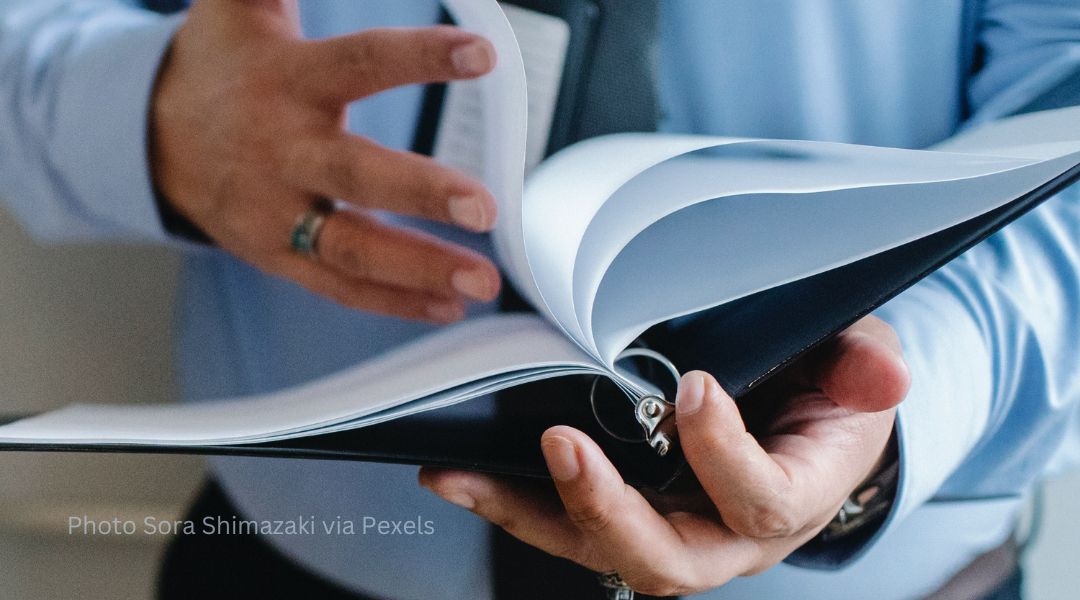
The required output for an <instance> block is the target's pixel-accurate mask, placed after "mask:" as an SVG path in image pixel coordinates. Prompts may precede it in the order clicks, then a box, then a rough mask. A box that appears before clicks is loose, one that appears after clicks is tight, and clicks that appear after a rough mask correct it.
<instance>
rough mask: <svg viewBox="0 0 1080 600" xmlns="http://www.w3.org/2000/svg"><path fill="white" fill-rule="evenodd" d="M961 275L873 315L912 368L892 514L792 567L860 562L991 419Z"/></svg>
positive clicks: (983, 350)
mask: <svg viewBox="0 0 1080 600" xmlns="http://www.w3.org/2000/svg"><path fill="white" fill-rule="evenodd" d="M959 260H961V261H962V260H963V259H959ZM961 273H963V270H961V269H957V270H956V272H953V271H951V270H950V269H949V268H945V269H943V270H940V271H938V272H937V273H935V274H934V275H932V276H931V277H929V278H927V279H925V280H923V281H922V282H920V283H919V284H917V285H916V286H914V287H912V288H911V289H909V290H908V291H906V292H904V293H903V294H901V295H900V296H898V297H896V298H895V299H893V300H892V301H890V302H889V303H888V304H886V305H885V306H883V307H882V308H881V309H879V310H878V311H877V312H876V313H875V315H876V316H877V317H878V318H881V319H882V320H884V321H885V322H887V323H889V325H891V326H892V327H893V329H895V330H896V332H897V334H898V335H899V337H900V340H901V344H902V346H903V349H904V357H905V360H906V361H907V363H908V367H909V368H910V371H911V390H910V391H909V392H908V395H907V398H905V399H904V401H903V402H902V403H901V404H900V406H899V407H898V409H897V416H896V431H895V435H896V440H897V449H898V454H899V460H900V473H899V481H898V483H897V489H896V498H895V499H894V501H893V505H892V508H891V509H890V511H889V514H888V516H886V518H885V520H884V521H883V522H882V523H881V525H880V526H878V527H870V528H867V529H868V530H867V531H866V532H859V533H857V534H853V535H852V536H851V537H849V538H845V539H841V540H837V541H836V542H834V543H829V544H816V545H812V546H804V547H803V548H800V549H799V550H798V551H797V552H795V553H793V554H792V555H791V556H790V557H789V558H788V559H787V560H786V561H785V562H787V563H788V564H792V565H795V566H799V567H807V568H814V569H840V568H843V567H845V566H847V565H849V564H851V563H852V562H854V561H856V560H857V559H858V558H859V557H861V556H862V555H863V554H865V553H866V552H867V551H868V550H869V549H870V548H872V547H873V545H874V544H875V543H876V542H877V541H878V540H879V539H880V538H881V537H882V536H883V535H885V533H886V532H888V531H890V530H891V529H893V528H894V527H895V526H897V525H898V524H899V523H901V522H902V521H903V520H904V519H905V518H906V517H907V516H908V515H909V514H911V513H912V512H913V511H914V510H915V509H917V508H918V507H920V506H922V505H923V504H924V503H925V502H926V501H928V500H930V499H931V498H933V496H934V495H935V494H936V493H937V491H938V489H939V488H940V487H941V486H942V484H943V483H944V482H945V480H946V479H947V478H948V477H949V475H950V474H951V473H952V472H953V471H955V470H956V468H957V467H958V466H959V465H960V464H961V463H962V462H963V461H964V459H965V458H966V457H967V456H968V455H969V454H970V452H971V450H972V448H974V446H975V445H976V443H978V440H979V439H980V438H981V437H982V434H983V432H984V430H985V428H986V423H987V421H988V418H989V414H990V403H991V393H992V387H993V381H992V378H991V362H990V357H989V352H988V350H987V347H986V343H985V341H984V338H983V336H982V334H981V333H980V330H979V327H978V323H977V322H976V320H975V319H974V318H973V317H972V313H971V311H970V310H969V308H968V305H967V303H966V302H967V300H966V299H965V294H964V293H963V290H964V289H966V287H967V285H966V284H965V282H964V281H963V279H964V276H963V275H962V274H961ZM969 283H970V282H968V284H969ZM943 332H947V335H943Z"/></svg>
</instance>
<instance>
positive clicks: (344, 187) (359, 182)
mask: <svg viewBox="0 0 1080 600" xmlns="http://www.w3.org/2000/svg"><path fill="white" fill-rule="evenodd" d="M325 169H326V175H325V176H326V180H327V183H328V184H329V185H330V186H331V187H332V189H334V190H337V191H338V192H339V193H340V194H342V195H344V196H349V197H353V196H356V195H357V192H358V191H359V190H362V189H363V187H364V175H363V171H362V170H361V169H360V168H359V161H356V160H354V159H353V157H352V155H351V154H349V153H346V152H337V153H335V154H333V155H332V156H330V157H329V158H327V160H326V166H325Z"/></svg>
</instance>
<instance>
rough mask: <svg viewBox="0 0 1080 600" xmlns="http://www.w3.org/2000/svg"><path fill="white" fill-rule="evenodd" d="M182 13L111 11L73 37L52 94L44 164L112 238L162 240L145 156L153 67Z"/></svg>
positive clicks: (95, 19) (166, 45)
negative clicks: (53, 105)
mask: <svg viewBox="0 0 1080 600" xmlns="http://www.w3.org/2000/svg"><path fill="white" fill-rule="evenodd" d="M183 19H184V16H183V15H174V16H171V17H161V16H159V15H156V14H153V13H149V12H144V11H114V12H111V13H108V14H105V15H100V16H98V17H95V18H92V19H88V20H87V21H86V22H85V23H84V24H82V25H81V26H80V31H79V32H78V34H77V35H75V36H73V38H72V40H71V43H72V45H73V46H75V47H74V48H72V49H71V51H70V56H72V57H73V58H72V60H71V62H70V63H69V64H67V65H65V73H64V75H63V79H62V81H61V82H60V84H59V87H58V93H57V94H56V96H55V98H56V100H55V101H56V103H57V105H56V112H55V116H56V118H55V129H54V131H53V136H52V137H53V139H52V140H51V142H50V143H49V148H50V149H51V150H50V153H51V154H52V157H51V158H52V161H51V162H52V163H53V164H54V165H55V168H56V173H57V174H58V177H62V178H63V180H64V183H65V184H66V186H67V187H68V188H69V189H70V190H71V191H72V194H71V196H72V197H73V198H79V199H82V202H81V204H82V210H83V212H84V214H85V216H86V217H87V219H88V220H90V221H92V222H94V223H97V224H98V226H100V227H101V229H103V230H106V231H111V232H113V235H114V237H119V238H122V239H127V240H130V241H156V242H162V241H169V239H170V238H169V236H168V235H167V234H166V232H165V230H164V228H163V226H162V221H161V216H160V215H159V213H158V209H157V204H156V202H155V196H154V189H153V184H152V181H151V170H150V162H149V155H148V143H147V142H148V132H149V125H150V124H149V121H150V103H151V96H152V94H153V89H154V84H155V80H156V78H157V73H158V68H159V67H160V65H161V61H162V59H163V57H164V56H165V53H166V51H167V50H168V48H169V45H170V43H171V41H172V38H173V35H174V34H175V32H176V29H177V28H178V27H179V25H180V24H181V23H182V22H183Z"/></svg>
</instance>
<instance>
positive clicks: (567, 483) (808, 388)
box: [420, 318, 909, 596]
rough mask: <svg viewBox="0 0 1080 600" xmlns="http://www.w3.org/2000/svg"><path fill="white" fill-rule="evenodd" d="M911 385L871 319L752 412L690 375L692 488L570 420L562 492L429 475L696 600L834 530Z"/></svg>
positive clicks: (596, 560) (463, 475)
mask: <svg viewBox="0 0 1080 600" xmlns="http://www.w3.org/2000/svg"><path fill="white" fill-rule="evenodd" d="M908 380H909V375H908V371H907V367H906V366H905V364H904V362H903V359H902V356H901V350H900V344H899V341H898V339H897V338H896V336H895V334H894V333H893V332H892V330H891V328H889V326H888V325H886V324H885V323H884V322H882V321H880V320H877V319H874V318H867V319H863V320H862V321H860V322H859V323H858V324H856V325H854V326H853V327H851V328H850V329H848V330H847V331H845V332H843V333H842V334H840V335H839V336H838V337H837V338H836V339H834V340H833V341H832V342H831V343H830V344H828V345H827V346H826V347H824V348H822V349H820V350H819V351H817V352H815V353H813V354H812V355H811V356H808V357H807V358H806V359H804V360H803V361H800V363H799V364H797V365H795V366H794V367H793V368H791V369H788V370H787V371H786V372H785V373H784V374H783V375H779V376H778V378H776V379H775V380H772V381H770V382H769V385H768V388H769V389H766V390H761V392H760V393H757V394H755V395H754V396H753V397H752V398H748V399H747V400H746V402H745V403H743V404H744V406H743V410H742V411H741V412H740V407H739V406H737V405H736V403H735V402H734V401H732V399H731V398H730V397H729V396H728V395H727V394H726V393H724V391H723V390H722V389H721V388H720V386H719V385H718V384H717V383H716V380H715V379H713V378H712V377H711V376H710V375H708V374H706V373H703V372H700V371H698V372H691V373H687V374H685V375H684V376H683V378H682V381H681V382H680V385H679V392H678V396H677V400H676V418H677V423H678V430H679V440H680V442H681V444H682V445H683V449H684V451H685V454H686V458H687V460H688V461H689V464H690V466H691V467H692V468H693V471H694V474H695V475H696V477H697V482H696V483H695V484H694V486H693V487H692V489H689V490H685V491H683V492H681V493H678V494H674V495H669V494H665V495H662V496H661V495H656V494H651V493H648V492H645V493H642V492H639V491H638V490H636V489H634V488H632V487H630V486H628V485H626V484H625V483H624V482H623V480H622V478H621V477H620V476H619V473H618V472H617V471H616V470H615V468H614V467H613V466H612V465H611V463H610V462H609V461H608V460H607V458H606V457H605V456H604V455H603V453H602V452H601V451H600V449H599V447H597V445H596V444H595V443H594V442H593V441H592V440H591V439H589V437H588V436H586V435H585V434H583V433H582V432H580V431H578V430H576V429H572V428H569V427H563V426H559V427H553V428H551V429H549V430H548V431H547V432H545V433H544V435H543V438H542V440H541V447H542V449H543V452H544V456H545V458H546V459H547V464H548V469H549V470H550V472H551V475H552V478H553V479H554V488H555V489H554V490H552V489H551V486H550V484H537V483H528V482H521V481H516V480H509V479H503V478H496V477H491V476H487V475H481V474H478V473H467V472H459V471H447V470H436V469H430V468H424V469H422V470H421V474H420V481H421V484H422V485H424V486H426V487H429V488H430V489H432V490H433V491H434V492H435V493H437V494H438V495H440V496H441V497H443V498H444V499H446V500H449V501H450V502H454V503H455V504H458V505H460V506H463V507H465V508H468V509H469V510H471V511H473V512H475V513H476V514H478V515H480V516H482V517H484V518H486V519H488V520H490V521H492V522H493V523H495V524H496V525H499V526H501V527H503V528H504V529H506V530H507V531H508V532H509V533H511V534H512V535H514V536H516V537H518V538H519V539H521V540H523V541H525V542H527V543H529V544H532V545H534V546H536V547H538V548H540V549H542V550H544V551H546V552H549V553H551V554H554V555H557V556H561V557H564V558H568V559H570V560H573V561H575V562H577V563H580V564H582V565H584V566H586V567H588V568H590V569H592V570H595V571H599V572H605V571H616V572H618V574H619V575H620V576H621V577H622V578H623V579H624V580H625V581H626V582H627V583H628V584H629V585H630V586H631V587H632V588H633V589H635V590H637V591H640V592H643V593H648V594H652V595H657V596H668V595H687V594H692V593H696V592H700V591H704V590H708V589H711V588H715V587H718V586H721V585H723V584H724V583H726V582H727V581H729V580H730V579H732V578H734V577H737V576H740V575H750V574H755V573H759V572H761V571H763V570H765V569H768V568H769V567H771V566H773V565H775V564H777V563H778V562H780V561H782V560H783V559H784V558H786V557H787V556H788V555H789V554H790V553H791V552H793V551H794V550H796V549H797V548H798V547H799V546H801V545H802V544H803V543H805V542H806V541H808V540H809V539H811V538H812V537H813V536H814V535H815V534H816V533H817V532H818V531H820V530H821V529H822V528H823V527H824V526H825V525H826V524H828V522H829V521H830V520H831V519H832V518H833V517H834V516H835V515H836V513H837V511H838V510H839V508H840V506H841V504H842V503H843V501H844V500H845V499H846V498H847V497H848V495H849V494H850V493H851V492H852V491H853V490H854V489H855V488H856V486H857V485H858V484H859V483H860V482H862V481H863V480H864V479H865V478H866V477H867V476H868V475H869V474H870V473H871V471H872V469H873V468H874V467H875V465H876V463H877V462H878V460H879V458H880V457H881V455H882V452H883V450H884V449H885V447H886V444H887V442H888V440H889V437H890V435H891V432H892V428H893V420H894V414H895V408H894V407H895V405H896V404H898V403H899V402H900V401H901V400H902V399H903V397H904V396H905V394H906V393H907V388H908ZM747 423H749V429H748V428H747Z"/></svg>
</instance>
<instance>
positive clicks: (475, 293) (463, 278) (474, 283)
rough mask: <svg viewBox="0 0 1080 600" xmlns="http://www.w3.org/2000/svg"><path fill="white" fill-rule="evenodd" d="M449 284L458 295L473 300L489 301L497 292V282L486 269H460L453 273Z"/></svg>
mask: <svg viewBox="0 0 1080 600" xmlns="http://www.w3.org/2000/svg"><path fill="white" fill-rule="evenodd" d="M450 284H451V285H453V286H454V289H455V290H457V291H458V293H459V294H462V295H464V296H468V297H469V298H472V299H473V300H491V299H492V298H494V297H495V294H496V292H497V290H498V282H495V281H492V275H491V274H490V273H489V272H488V271H487V270H486V269H462V270H460V271H456V272H454V275H453V276H452V277H451V278H450Z"/></svg>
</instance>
